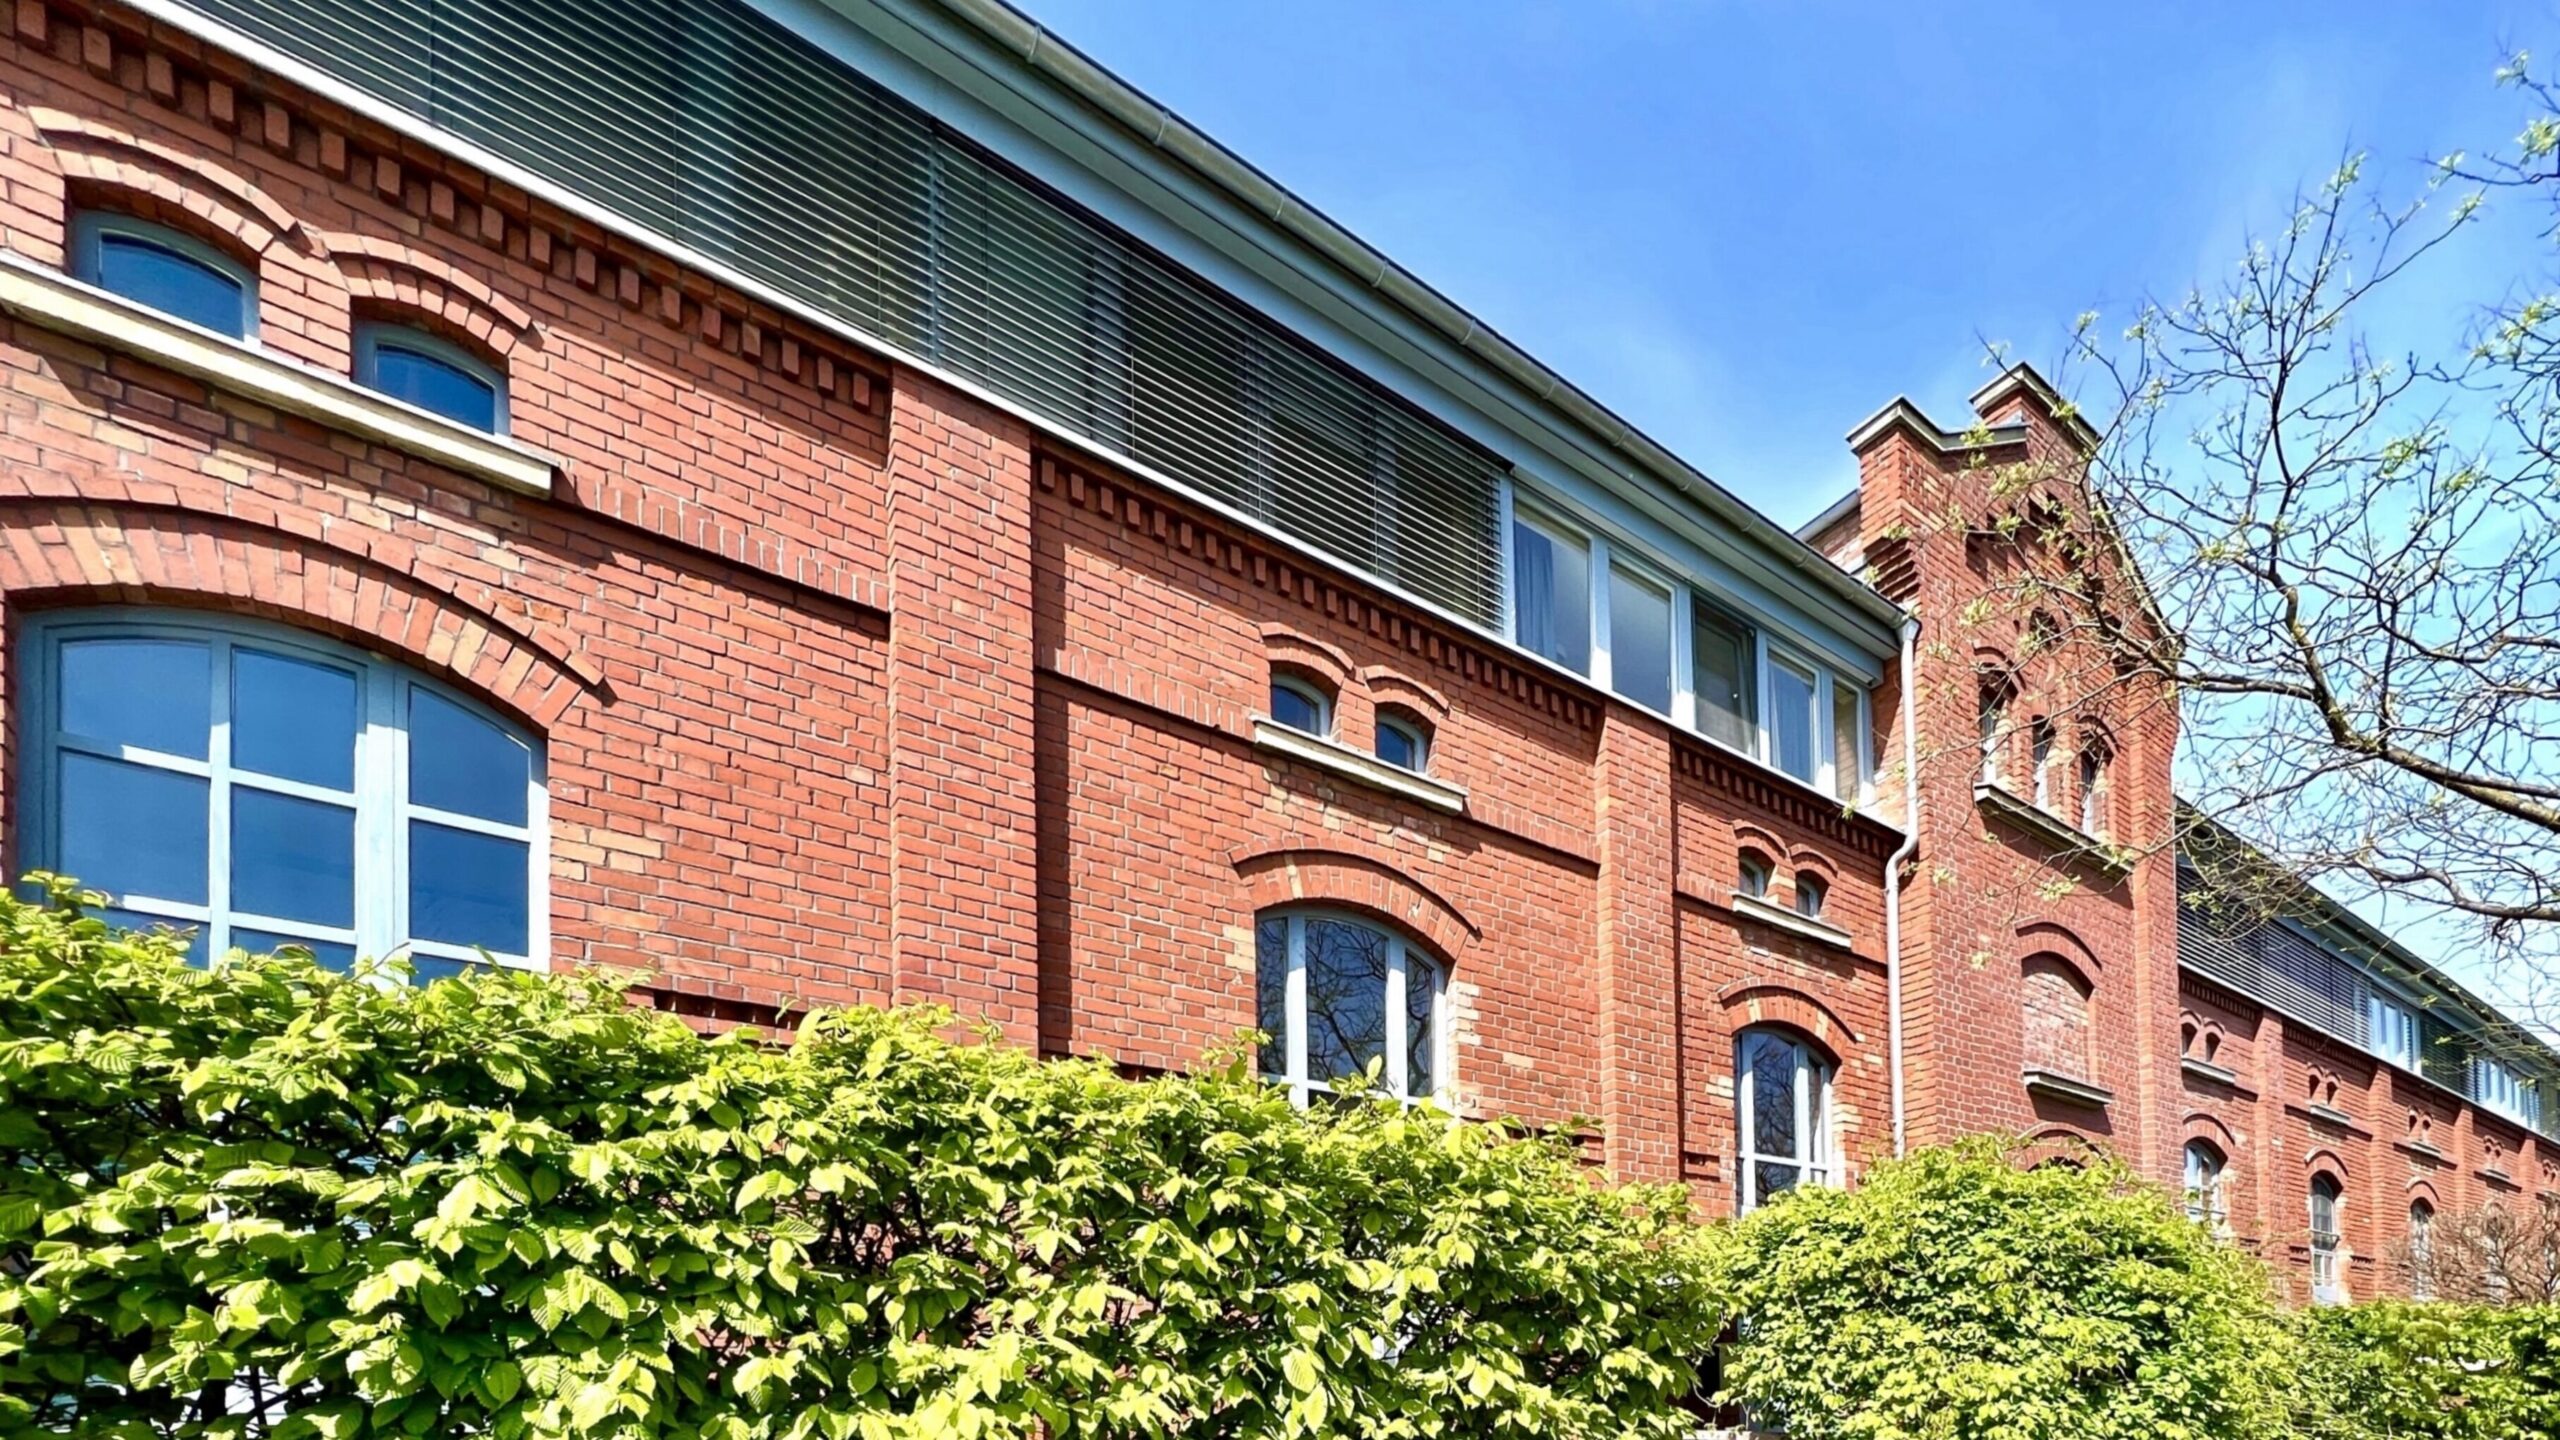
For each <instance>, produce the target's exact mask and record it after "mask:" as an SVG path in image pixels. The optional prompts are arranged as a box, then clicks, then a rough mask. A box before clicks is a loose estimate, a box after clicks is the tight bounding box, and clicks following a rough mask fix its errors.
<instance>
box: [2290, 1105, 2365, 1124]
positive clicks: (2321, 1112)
mask: <svg viewBox="0 0 2560 1440" xmlns="http://www.w3.org/2000/svg"><path fill="white" fill-rule="evenodd" d="M2302 1108H2303V1110H2304V1111H2305V1112H2307V1113H2308V1114H2309V1115H2310V1116H2311V1118H2312V1119H2314V1120H2324V1121H2327V1122H2328V1123H2329V1124H2332V1125H2336V1126H2339V1127H2341V1128H2342V1129H2348V1130H2352V1129H2355V1128H2357V1126H2356V1117H2354V1116H2353V1115H2350V1114H2348V1113H2347V1112H2346V1111H2344V1110H2341V1109H2339V1108H2338V1107H2337V1106H2335V1105H2322V1104H2319V1103H2317V1102H2314V1103H2312V1104H2308V1105H2305V1106H2303V1107H2302Z"/></svg>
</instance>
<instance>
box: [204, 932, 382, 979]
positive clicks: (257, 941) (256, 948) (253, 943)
mask: <svg viewBox="0 0 2560 1440" xmlns="http://www.w3.org/2000/svg"><path fill="white" fill-rule="evenodd" d="M288 945H299V946H301V947H302V948H303V949H305V950H308V951H310V952H311V958H312V959H314V960H317V961H319V962H320V963H321V965H323V966H325V967H326V968H328V969H331V970H337V971H341V972H344V971H348V970H352V969H354V968H355V965H356V947H354V946H353V945H341V944H339V943H338V942H337V941H334V940H306V939H304V938H302V937H301V936H299V935H285V934H280V933H278V932H276V931H272V930H239V929H235V930H233V931H232V932H231V946H232V948H233V949H235V950H246V951H248V952H249V953H250V954H252V955H273V954H274V953H276V952H277V951H278V950H282V949H284V948H285V947H286V946H288Z"/></svg>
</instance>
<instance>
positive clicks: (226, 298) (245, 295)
mask: <svg viewBox="0 0 2560 1440" xmlns="http://www.w3.org/2000/svg"><path fill="white" fill-rule="evenodd" d="M71 274H72V277H73V278H74V279H78V280H86V281H87V282H89V283H90V284H92V285H95V286H97V287H98V288H99V289H101V290H109V291H113V292H114V293H116V294H118V295H121V296H123V297H124V298H126V299H127V300H131V301H133V302H134V303H136V304H139V305H147V306H149V307H150V308H152V309H154V310H157V311H159V312H160V313H161V314H163V315H167V316H169V317H171V318H172V319H177V320H184V321H186V322H187V323H188V324H190V325H201V326H203V327H204V328H205V329H207V330H211V331H213V332H214V333H215V334H217V335H228V336H230V337H231V338H232V339H234V340H246V339H248V338H249V337H251V336H252V335H255V334H257V333H258V282H257V279H256V277H254V276H252V275H251V274H250V273H249V271H248V270H247V269H246V268H245V267H244V266H242V265H241V264H240V263H239V262H238V261H236V260H233V259H232V258H231V257H230V256H228V255H225V254H223V253H222V252H221V251H219V250H216V249H214V248H213V247H212V246H210V245H207V244H205V243H204V242H203V241H201V240H198V239H196V238H195V237H194V236H192V235H186V234H182V233H180V232H179V231H176V230H172V229H170V228H169V227H168V226H166V225H154V224H152V223H151V222H150V221H147V220H136V219H133V218H131V217H130V216H125V215H109V214H106V213H103V212H101V211H95V210H90V211H83V212H81V213H80V214H78V215H75V216H73V217H72V220H71Z"/></svg>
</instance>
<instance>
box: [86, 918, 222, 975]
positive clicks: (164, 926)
mask: <svg viewBox="0 0 2560 1440" xmlns="http://www.w3.org/2000/svg"><path fill="white" fill-rule="evenodd" d="M97 915H98V918H99V919H101V920H104V921H106V922H107V923H108V924H110V925H113V926H114V927H116V928H117V929H119V930H139V931H141V932H143V933H144V934H146V935H147V934H153V933H157V932H160V931H166V932H168V933H170V934H173V935H182V936H184V937H186V942H187V959H188V960H189V961H191V962H192V963H194V964H198V965H201V964H203V963H204V945H205V941H204V927H203V926H201V925H196V924H191V923H189V922H186V921H182V920H171V919H168V918H167V917H165V916H160V915H145V914H143V913H142V912H141V911H139V910H118V909H114V908H112V907H110V908H108V909H105V910H100V911H98V912H97Z"/></svg>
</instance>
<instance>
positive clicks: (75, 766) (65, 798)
mask: <svg viewBox="0 0 2560 1440" xmlns="http://www.w3.org/2000/svg"><path fill="white" fill-rule="evenodd" d="M61 775H62V795H61V798H60V800H59V801H58V802H57V803H58V804H59V805H60V806H61V817H62V832H61V833H62V852H61V855H60V857H59V858H58V859H57V861H56V862H55V868H56V869H58V870H60V871H61V872H62V873H63V874H65V875H69V876H72V877H73V878H75V879H77V880H78V881H79V882H80V883H81V884H83V885H87V886H91V887H93V888H95V889H99V890H104V891H107V892H108V893H110V894H114V895H118V896H133V895H147V896H149V897H151V898H152V899H154V900H171V901H176V902H178V903H180V904H186V905H202V904H204V903H205V900H206V894H205V888H206V886H205V878H206V871H207V867H206V861H205V856H206V855H207V853H208V849H207V845H206V835H207V827H208V824H209V818H210V816H211V813H212V812H211V809H210V803H209V800H208V795H209V793H210V787H211V782H209V781H206V780H203V779H201V778H199V777H197V776H194V775H177V774H172V773H171V772H169V771H166V770H154V769H151V768H150V767H148V766H144V765H129V764H127V763H125V762H124V761H121V760H102V759H99V758H98V757H97V756H94V755H78V754H72V753H69V752H65V753H64V754H63V756H62V770H61Z"/></svg>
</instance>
